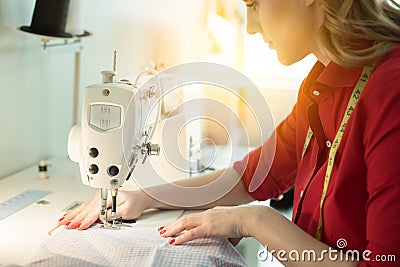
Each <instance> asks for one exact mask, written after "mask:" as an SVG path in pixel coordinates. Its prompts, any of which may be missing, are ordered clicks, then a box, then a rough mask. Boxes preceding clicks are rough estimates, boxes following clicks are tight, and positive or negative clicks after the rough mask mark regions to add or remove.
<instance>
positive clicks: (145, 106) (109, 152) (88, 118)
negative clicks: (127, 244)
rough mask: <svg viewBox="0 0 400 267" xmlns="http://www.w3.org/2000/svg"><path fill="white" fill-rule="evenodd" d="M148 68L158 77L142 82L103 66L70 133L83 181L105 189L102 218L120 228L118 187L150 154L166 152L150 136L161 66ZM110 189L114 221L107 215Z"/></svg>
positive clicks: (156, 111)
mask: <svg viewBox="0 0 400 267" xmlns="http://www.w3.org/2000/svg"><path fill="white" fill-rule="evenodd" d="M114 66H115V64H114ZM114 69H115V67H114ZM146 73H152V74H154V75H155V76H154V77H153V78H155V79H153V82H146V83H145V84H144V85H143V86H141V87H140V88H138V87H137V85H136V83H137V81H136V82H135V84H132V83H130V82H129V81H127V80H122V81H118V82H116V81H115V76H116V74H115V71H103V72H102V73H101V74H102V79H103V83H101V84H95V85H91V86H88V87H86V88H85V90H84V95H83V102H82V125H75V126H74V127H73V128H72V129H71V131H70V134H69V138H68V155H69V157H70V159H71V160H72V161H74V162H78V163H79V168H80V173H81V178H82V182H83V184H85V185H89V186H91V187H95V188H100V189H101V210H100V220H101V221H102V223H103V225H104V227H105V228H108V229H118V228H119V224H120V222H119V220H117V218H116V197H117V193H118V188H120V187H121V186H122V184H123V183H124V181H125V180H127V179H129V178H130V176H131V174H132V171H133V170H134V168H135V166H136V164H137V162H138V161H139V160H140V161H142V163H144V162H145V160H146V158H147V156H149V155H159V152H160V147H159V145H157V144H151V142H150V139H151V137H152V135H153V132H154V128H155V125H156V122H157V121H158V118H159V114H160V109H161V104H160V95H161V93H160V92H161V87H160V82H159V80H158V77H157V74H156V73H155V71H146ZM138 78H139V77H138ZM137 80H138V79H137ZM109 192H111V200H112V208H111V223H110V220H109V218H107V208H108V205H107V199H108V193H109Z"/></svg>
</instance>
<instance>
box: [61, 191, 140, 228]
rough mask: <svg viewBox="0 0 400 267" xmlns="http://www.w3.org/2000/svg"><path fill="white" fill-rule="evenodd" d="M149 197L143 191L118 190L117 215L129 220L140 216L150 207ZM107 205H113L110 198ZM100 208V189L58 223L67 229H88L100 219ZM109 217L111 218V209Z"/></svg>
mask: <svg viewBox="0 0 400 267" xmlns="http://www.w3.org/2000/svg"><path fill="white" fill-rule="evenodd" d="M147 198H148V196H147V195H146V194H145V193H144V192H142V191H130V192H128V191H126V192H123V191H120V192H118V196H117V214H116V217H117V218H119V217H122V218H123V219H128V220H129V219H136V218H138V217H139V216H140V215H141V214H142V213H143V211H144V210H145V209H147V208H148V207H147V202H146V200H147ZM107 207H111V199H110V198H109V201H108V203H107ZM100 208H101V200H100V191H98V192H97V193H96V195H95V196H94V197H93V199H92V200H91V201H89V202H86V203H84V204H82V205H81V206H79V207H78V208H76V209H74V210H71V211H69V212H68V213H66V214H65V215H64V216H63V217H62V218H60V219H59V221H58V223H59V224H61V225H65V226H66V228H67V229H79V230H84V229H87V228H89V227H90V226H91V225H92V224H93V223H95V222H96V221H97V220H98V219H99V213H100ZM107 217H108V218H111V211H110V210H108V214H107Z"/></svg>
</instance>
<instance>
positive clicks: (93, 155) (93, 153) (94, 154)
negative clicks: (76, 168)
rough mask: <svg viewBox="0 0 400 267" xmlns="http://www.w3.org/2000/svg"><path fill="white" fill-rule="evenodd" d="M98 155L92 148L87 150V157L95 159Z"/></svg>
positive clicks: (95, 149)
mask: <svg viewBox="0 0 400 267" xmlns="http://www.w3.org/2000/svg"><path fill="white" fill-rule="evenodd" d="M98 155H99V151H98V150H97V148H95V147H92V148H91V149H89V156H91V157H92V158H97V156H98Z"/></svg>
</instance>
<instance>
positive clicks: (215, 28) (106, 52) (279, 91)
mask: <svg viewBox="0 0 400 267" xmlns="http://www.w3.org/2000/svg"><path fill="white" fill-rule="evenodd" d="M71 2H74V0H71ZM75 2H76V3H77V2H79V9H80V11H81V14H82V17H81V20H80V26H81V27H82V28H83V29H84V30H86V31H88V32H90V33H91V35H90V36H87V37H82V38H81V39H80V40H79V43H78V44H72V45H60V46H55V47H47V48H46V49H44V47H43V42H42V40H41V38H40V37H38V36H35V35H32V34H28V33H26V32H22V31H20V30H19V27H20V26H22V25H30V23H31V19H32V14H33V11H34V7H35V0H0V77H1V85H2V86H1V87H2V88H1V93H2V96H1V97H0V114H1V131H0V140H1V142H0V164H1V165H0V166H1V168H0V178H2V177H6V176H8V175H10V174H12V173H15V172H17V171H19V170H22V169H24V168H26V167H28V166H31V165H33V164H37V162H38V161H39V160H41V159H47V158H53V157H66V156H67V137H68V133H69V130H70V128H71V126H72V125H73V123H74V118H73V117H74V115H73V113H74V88H76V87H77V88H78V94H79V97H78V101H80V100H81V98H80V95H81V94H82V91H83V88H84V87H85V86H88V85H90V84H94V83H100V82H101V76H100V72H101V71H102V70H109V69H112V66H113V51H114V50H117V52H118V59H117V74H118V77H119V78H121V79H122V78H129V79H132V77H135V76H136V75H137V74H138V73H139V72H140V71H141V70H143V69H144V68H145V67H149V66H153V67H154V66H156V67H157V68H158V69H162V68H165V67H170V66H173V65H176V64H181V63H185V62H192V61H208V62H216V63H221V64H224V65H227V66H229V67H232V68H234V69H236V70H238V71H240V72H241V73H243V74H245V75H246V76H247V77H249V78H250V79H251V80H252V81H253V82H254V83H255V84H256V85H257V87H258V88H259V90H260V92H261V93H262V95H263V97H264V99H260V103H263V102H264V101H267V102H268V104H269V106H270V109H271V112H272V116H273V118H274V121H275V124H277V123H278V122H279V121H281V120H282V119H283V118H284V117H285V116H286V114H288V113H289V112H290V110H291V108H292V107H293V104H294V103H295V101H296V98H297V89H298V87H299V85H300V83H301V80H302V79H303V78H304V77H305V75H306V74H307V73H308V71H309V69H310V68H311V67H312V65H313V63H314V62H315V58H313V57H308V58H306V59H304V60H303V61H302V62H300V63H297V64H295V65H293V66H290V67H284V66H282V65H281V64H280V63H279V62H278V61H277V58H276V54H275V52H274V51H272V50H269V49H268V46H267V45H266V44H265V43H263V41H262V38H261V37H260V36H258V35H254V36H250V35H247V34H246V25H245V21H246V18H245V14H246V9H245V5H244V3H242V1H241V0H185V1H182V0H168V1H165V0H148V1H139V0H116V1H108V0H75ZM76 3H75V4H76ZM294 45H295V44H294ZM77 53H79V57H77ZM77 74H78V75H77ZM76 83H77V84H76ZM237 92H238V94H239V95H242V96H247V97H248V96H251V94H252V93H253V92H249V91H248V90H246V88H238V91H237ZM198 96H206V97H210V98H213V99H217V100H218V101H222V102H225V103H226V104H227V105H230V106H232V107H233V109H236V110H237V111H238V114H239V115H240V117H241V119H242V121H243V122H244V124H245V125H246V127H247V129H248V131H249V133H250V135H249V136H250V137H249V138H250V139H249V142H250V146H251V147H255V146H258V145H260V144H261V143H262V141H263V140H262V139H261V138H260V136H259V135H258V134H254V135H252V133H254V131H252V127H255V126H254V124H253V123H252V119H251V118H249V116H248V114H247V113H246V112H245V111H243V110H242V111H240V109H241V104H240V101H238V100H237V99H233V100H232V99H230V96H229V95H226V92H223V91H219V90H215V88H210V87H207V86H204V87H202V88H198V89H196V90H192V89H188V90H185V91H183V98H186V99H190V98H196V97H198ZM79 104H80V102H78V107H79V108H80V105H79ZM204 108H205V109H207V107H204ZM79 112H80V111H79V110H78V113H79ZM209 112H212V111H209ZM215 112H218V111H217V110H216V111H215ZM79 121H80V120H79V114H78V122H79ZM209 123H210V122H207V121H204V122H201V123H200V124H199V125H198V126H196V127H193V128H192V129H191V131H192V133H190V136H192V137H193V138H192V142H193V144H195V143H196V144H199V142H198V141H199V140H201V139H204V138H207V139H209V140H212V143H214V144H217V145H224V144H226V143H227V142H228V140H227V137H226V134H225V133H224V129H222V128H221V127H218V125H212V124H209ZM272 130H273V127H271V129H270V132H272ZM267 134H268V133H267ZM184 142H185V143H186V144H187V145H188V146H190V145H191V144H190V143H189V142H190V141H189V139H188V138H187V139H186V140H184ZM239 142H240V140H239ZM243 253H244V254H245V252H243ZM251 253H252V257H253V258H254V257H255V256H256V254H255V250H251Z"/></svg>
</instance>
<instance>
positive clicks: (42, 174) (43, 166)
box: [38, 160, 49, 179]
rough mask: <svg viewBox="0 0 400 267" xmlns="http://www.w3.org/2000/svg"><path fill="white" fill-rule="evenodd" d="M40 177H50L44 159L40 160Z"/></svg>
mask: <svg viewBox="0 0 400 267" xmlns="http://www.w3.org/2000/svg"><path fill="white" fill-rule="evenodd" d="M38 167H39V175H38V178H39V179H48V178H49V175H48V174H47V164H46V162H45V161H44V160H41V161H39V165H38Z"/></svg>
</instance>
